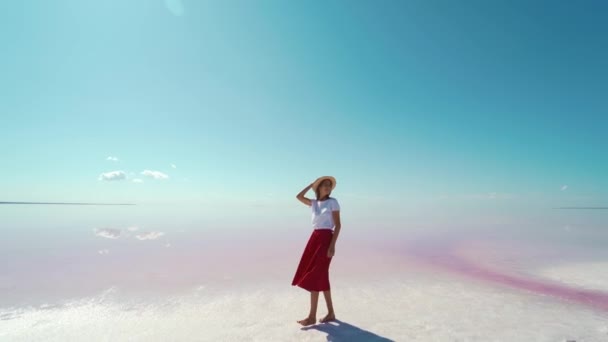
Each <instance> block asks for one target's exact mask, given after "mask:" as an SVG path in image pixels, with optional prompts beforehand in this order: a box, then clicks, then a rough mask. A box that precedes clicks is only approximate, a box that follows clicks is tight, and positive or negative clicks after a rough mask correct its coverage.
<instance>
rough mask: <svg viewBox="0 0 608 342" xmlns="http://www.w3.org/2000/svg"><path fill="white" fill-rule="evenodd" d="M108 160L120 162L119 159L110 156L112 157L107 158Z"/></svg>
mask: <svg viewBox="0 0 608 342" xmlns="http://www.w3.org/2000/svg"><path fill="white" fill-rule="evenodd" d="M106 160H109V161H118V158H116V157H112V156H110V157H108V158H106Z"/></svg>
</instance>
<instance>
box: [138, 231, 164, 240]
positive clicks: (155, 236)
mask: <svg viewBox="0 0 608 342" xmlns="http://www.w3.org/2000/svg"><path fill="white" fill-rule="evenodd" d="M163 235H165V233H163V232H145V233H142V234H138V235H136V236H135V237H136V238H137V239H138V240H156V239H158V238H159V237H161V236H163Z"/></svg>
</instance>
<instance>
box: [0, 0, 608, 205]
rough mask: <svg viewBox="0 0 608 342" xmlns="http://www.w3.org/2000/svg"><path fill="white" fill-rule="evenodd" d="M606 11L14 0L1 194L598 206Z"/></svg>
mask: <svg viewBox="0 0 608 342" xmlns="http://www.w3.org/2000/svg"><path fill="white" fill-rule="evenodd" d="M606 10H608V5H606V3H605V2H604V1H583V2H577V3H575V2H566V1H561V2H555V1H491V2H488V1H467V2H459V3H456V2H453V1H399V2H398V1H392V2H391V1H383V2H371V1H348V2H347V1H329V2H327V1H317V2H307V3H306V4H304V3H302V4H297V3H294V2H288V1H259V2H252V1H231V2H230V3H227V2H220V1H217V2H202V1H187V0H181V1H179V0H167V1H163V0H145V1H144V0H133V1H127V2H125V1H117V0H106V1H81V0H57V1H53V2H49V1H11V2H3V3H2V4H1V5H0V13H1V14H0V16H1V20H0V41H2V43H3V44H2V45H3V51H4V53H2V54H0V68H1V69H0V70H1V74H2V82H0V115H1V124H0V155H1V156H2V168H1V171H0V174H1V177H0V193H1V194H2V198H1V199H0V200H33V201H39V200H41V201H72V200H75V201H104V202H124V201H128V202H136V203H140V204H141V203H161V202H162V203H171V204H175V205H179V204H180V203H186V202H187V203H199V204H200V203H212V204H218V203H223V204H225V205H226V206H225V207H224V209H223V210H226V211H230V212H233V213H238V212H239V211H238V210H241V209H239V208H240V207H239V205H241V206H242V205H243V203H247V205H253V206H254V207H255V203H256V202H257V201H260V202H264V203H266V204H267V203H272V201H279V202H283V201H285V202H289V203H291V202H295V201H294V200H293V196H295V194H296V193H297V192H298V191H299V190H300V189H301V188H303V187H304V186H306V185H307V184H308V183H309V182H311V181H313V180H314V179H315V178H316V177H317V176H320V175H325V174H330V175H334V176H335V177H336V178H337V179H338V182H339V185H338V188H337V189H336V193H335V196H336V197H337V198H340V199H343V201H346V202H347V203H348V202H349V201H350V203H352V205H353V207H357V208H364V207H365V206H364V205H363V204H362V203H364V202H362V201H363V200H366V201H376V202H378V201H380V202H382V201H384V202H390V203H391V205H392V206H391V207H390V208H391V210H396V211H398V210H399V209H400V206H402V205H412V204H416V203H418V204H419V203H425V204H427V205H429V206H434V207H436V206H442V205H444V204H446V203H451V205H456V206H466V207H467V208H469V209H470V208H480V209H479V210H484V209H483V208H486V207H487V202H488V201H497V200H500V201H502V202H501V205H504V206H505V208H510V209H508V210H506V211H504V212H503V214H505V215H507V214H508V215H513V216H516V215H518V214H517V210H519V209H522V208H524V207H529V206H532V207H535V208H550V207H552V206H556V205H607V204H608V180H607V178H606V174H608V157H607V156H608V154H606V151H607V148H608V138H606V137H607V136H608V115H607V113H608V103H607V102H606V99H605V93H606V89H608V86H607V85H606V80H607V79H608V62H607V61H608V38H607V37H608V21H606V20H605V13H606ZM108 157H116V158H117V159H118V160H117V161H112V160H107V158H108ZM172 164H173V165H175V167H173V166H172ZM144 170H150V171H157V172H161V173H163V174H165V175H167V176H168V178H167V179H154V178H152V177H147V176H145V175H143V174H142V172H143V171H144ZM112 171H124V172H125V179H123V180H116V181H104V180H100V179H99V177H100V175H101V174H103V173H107V172H112ZM134 179H141V180H142V181H143V183H134V182H133V180H134ZM292 204H293V203H292ZM232 205H235V206H236V207H234V206H232ZM295 205H297V203H296V204H295ZM484 206H485V207H484ZM417 208H418V207H417ZM471 210H473V209H471ZM509 210H511V211H509ZM235 215H236V214H235Z"/></svg>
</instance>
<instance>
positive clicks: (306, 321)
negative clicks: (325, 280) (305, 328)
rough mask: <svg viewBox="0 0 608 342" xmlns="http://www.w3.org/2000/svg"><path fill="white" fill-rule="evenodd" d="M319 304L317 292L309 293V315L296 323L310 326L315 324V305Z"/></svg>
mask: <svg viewBox="0 0 608 342" xmlns="http://www.w3.org/2000/svg"><path fill="white" fill-rule="evenodd" d="M318 302H319V291H310V313H309V314H308V317H306V318H304V319H301V320H299V321H298V323H300V324H302V325H311V324H315V323H316V322H317V303H318Z"/></svg>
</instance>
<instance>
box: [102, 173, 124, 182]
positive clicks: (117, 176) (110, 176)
mask: <svg viewBox="0 0 608 342" xmlns="http://www.w3.org/2000/svg"><path fill="white" fill-rule="evenodd" d="M125 179H127V174H126V173H125V172H124V171H110V172H105V173H102V174H101V175H99V180H103V181H118V180H125Z"/></svg>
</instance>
